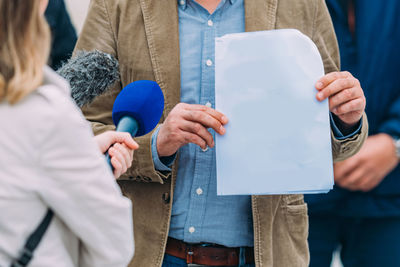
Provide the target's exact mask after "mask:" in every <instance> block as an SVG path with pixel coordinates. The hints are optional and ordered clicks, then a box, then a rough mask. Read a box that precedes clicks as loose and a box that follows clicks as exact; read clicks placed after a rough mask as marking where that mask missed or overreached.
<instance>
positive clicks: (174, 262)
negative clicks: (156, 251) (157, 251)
mask: <svg viewBox="0 0 400 267" xmlns="http://www.w3.org/2000/svg"><path fill="white" fill-rule="evenodd" d="M190 266H193V267H194V266H202V265H191V264H190V265H188V264H187V263H186V260H183V259H180V258H177V257H174V256H171V255H168V254H165V255H164V261H163V264H162V267H190ZM209 267H212V266H209ZM238 267H255V265H254V264H241V265H239V266H238Z"/></svg>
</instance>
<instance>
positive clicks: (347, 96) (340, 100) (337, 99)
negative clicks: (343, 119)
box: [329, 87, 362, 109]
mask: <svg viewBox="0 0 400 267" xmlns="http://www.w3.org/2000/svg"><path fill="white" fill-rule="evenodd" d="M360 97H362V93H361V91H360V90H357V89H356V88H354V87H352V88H347V89H344V90H342V91H341V92H339V93H337V94H335V95H333V96H331V97H330V98H329V107H330V108H331V109H334V108H336V107H338V106H340V105H342V104H344V103H346V102H349V101H351V100H354V99H357V98H360Z"/></svg>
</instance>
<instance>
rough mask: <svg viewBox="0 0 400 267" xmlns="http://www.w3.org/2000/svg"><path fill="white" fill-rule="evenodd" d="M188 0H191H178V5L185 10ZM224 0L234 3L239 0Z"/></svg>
mask: <svg viewBox="0 0 400 267" xmlns="http://www.w3.org/2000/svg"><path fill="white" fill-rule="evenodd" d="M187 1H190V0H178V6H180V7H182V8H183V9H184V10H185V9H186V7H187ZM222 1H229V3H230V4H231V5H233V4H234V3H235V2H236V1H237V0H222Z"/></svg>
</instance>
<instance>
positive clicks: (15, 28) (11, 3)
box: [0, 0, 50, 104]
mask: <svg viewBox="0 0 400 267" xmlns="http://www.w3.org/2000/svg"><path fill="white" fill-rule="evenodd" d="M40 2H41V1H39V0H0V102H1V101H3V100H6V101H8V102H9V103H10V104H15V103H17V102H18V101H19V100H21V99H22V98H23V97H25V96H26V95H28V94H30V93H31V92H32V91H34V90H35V89H36V88H37V87H39V86H40V85H41V84H42V82H43V67H44V65H45V64H46V62H47V58H48V55H49V49H50V30H49V26H48V24H47V23H46V21H45V19H44V17H43V16H42V15H41V14H40Z"/></svg>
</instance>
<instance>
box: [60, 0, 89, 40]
mask: <svg viewBox="0 0 400 267" xmlns="http://www.w3.org/2000/svg"><path fill="white" fill-rule="evenodd" d="M89 2H90V0H65V4H66V5H67V9H68V11H69V14H70V16H71V19H72V23H73V24H74V26H75V29H76V31H77V32H78V33H79V32H80V31H81V29H82V26H83V22H84V20H85V17H86V13H87V11H88V8H89Z"/></svg>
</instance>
